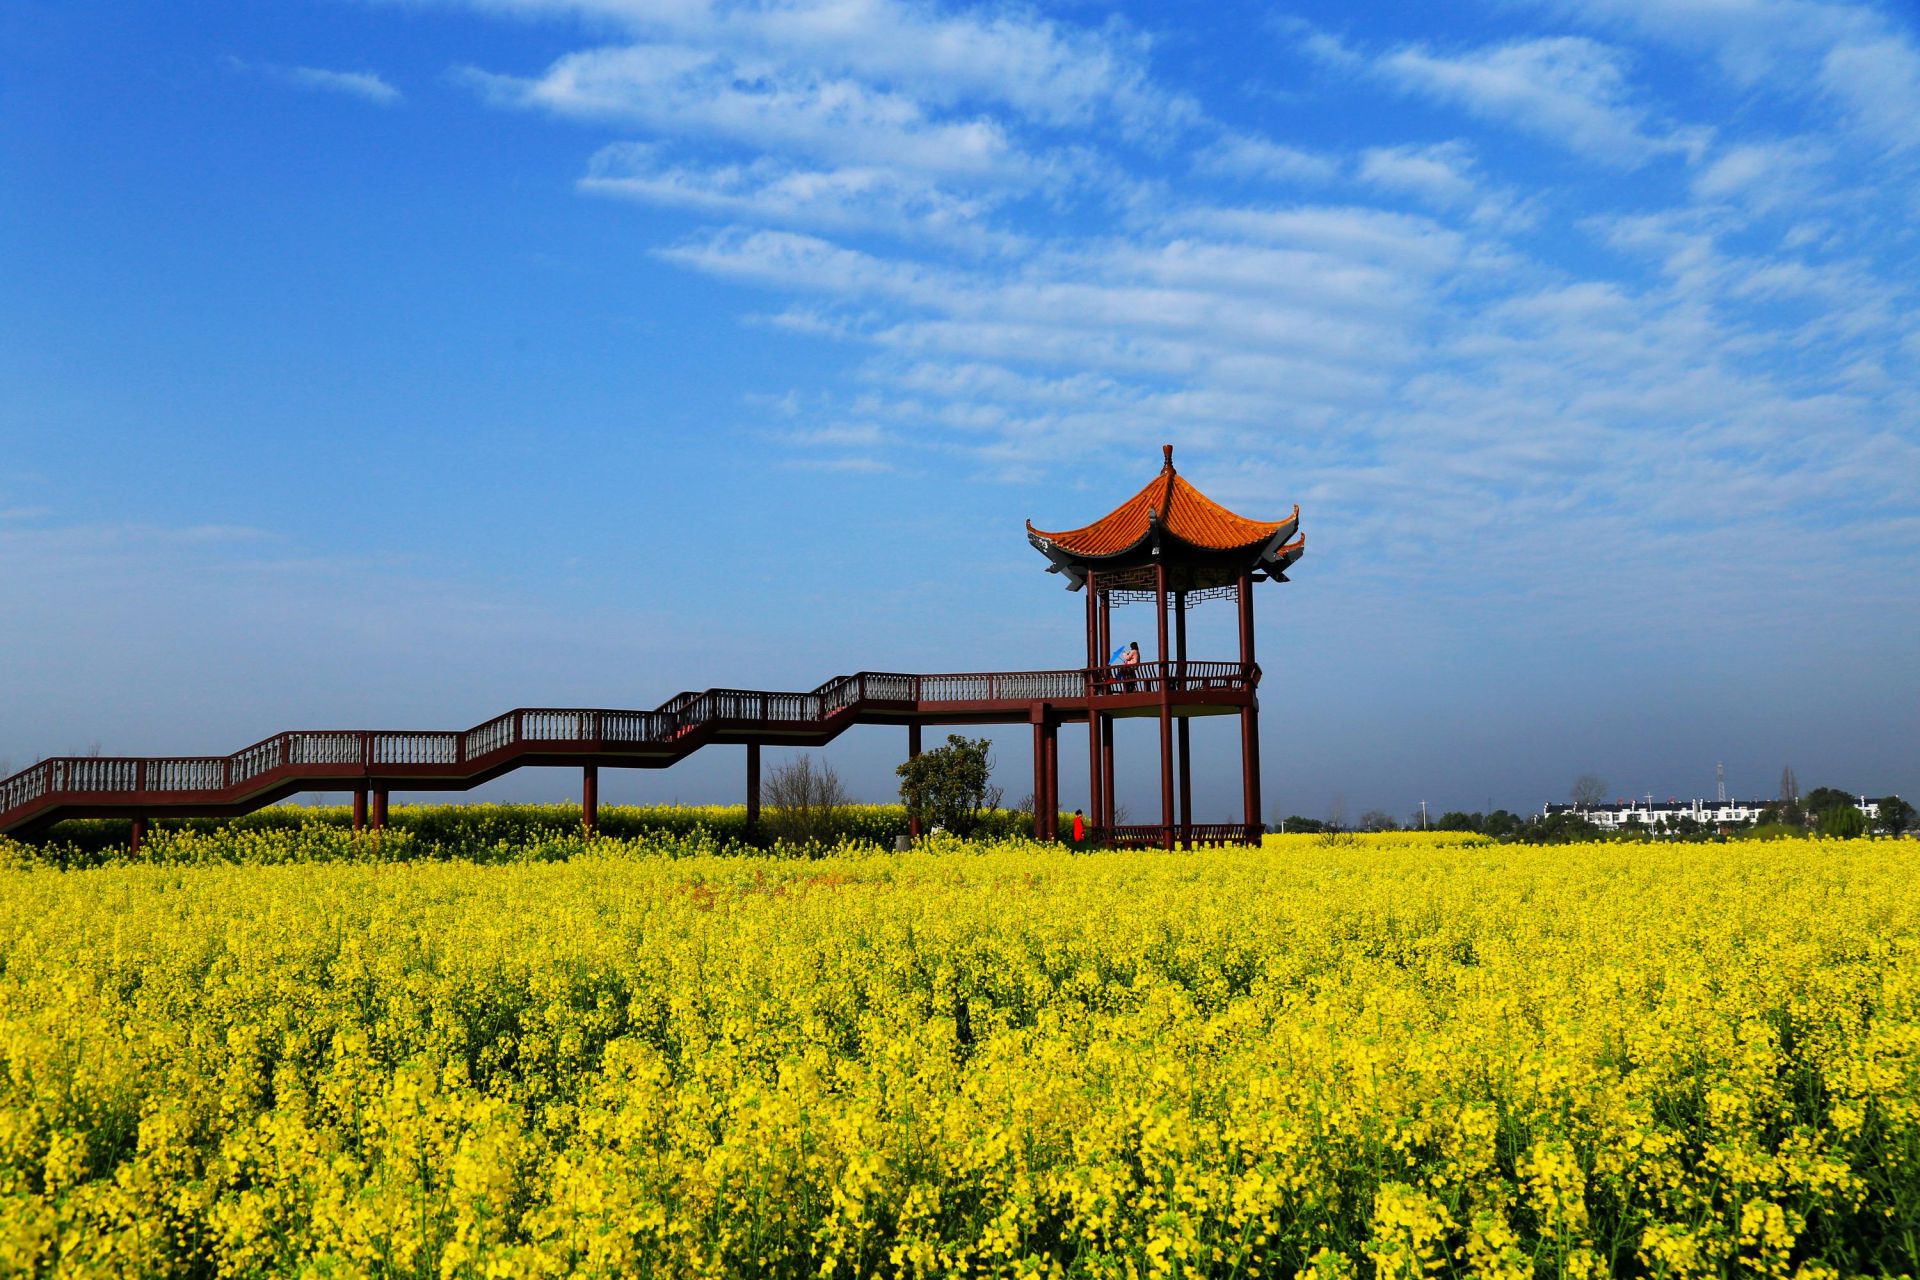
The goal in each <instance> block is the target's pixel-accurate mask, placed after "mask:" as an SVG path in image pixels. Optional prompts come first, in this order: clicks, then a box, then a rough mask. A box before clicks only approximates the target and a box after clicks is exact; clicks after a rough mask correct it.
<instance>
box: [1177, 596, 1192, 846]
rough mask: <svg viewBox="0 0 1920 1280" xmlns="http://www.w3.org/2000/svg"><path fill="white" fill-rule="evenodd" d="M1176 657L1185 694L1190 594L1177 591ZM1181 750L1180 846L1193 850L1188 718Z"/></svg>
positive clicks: (1181, 724) (1181, 730)
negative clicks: (1188, 600) (1188, 601)
mask: <svg viewBox="0 0 1920 1280" xmlns="http://www.w3.org/2000/svg"><path fill="white" fill-rule="evenodd" d="M1173 654H1174V660H1175V662H1177V663H1178V664H1179V669H1180V687H1181V688H1182V689H1183V690H1184V689H1185V688H1186V681H1187V593H1186V592H1184V591H1176V592H1174V595H1173ZM1178 723H1179V743H1178V746H1179V749H1180V830H1181V843H1182V844H1184V845H1186V847H1187V848H1189V849H1191V848H1193V762H1192V757H1191V755H1190V754H1189V748H1190V746H1191V740H1190V739H1189V737H1188V728H1189V725H1190V723H1191V722H1190V721H1189V719H1188V718H1187V717H1186V716H1181V717H1180V718H1179V722H1178Z"/></svg>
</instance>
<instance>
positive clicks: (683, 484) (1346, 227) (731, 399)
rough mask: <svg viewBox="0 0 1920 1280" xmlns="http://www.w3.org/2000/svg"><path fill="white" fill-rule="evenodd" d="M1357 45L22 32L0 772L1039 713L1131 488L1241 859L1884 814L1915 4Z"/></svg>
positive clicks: (876, 738) (1173, 22) (87, 24)
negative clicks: (551, 711) (1016, 679)
mask: <svg viewBox="0 0 1920 1280" xmlns="http://www.w3.org/2000/svg"><path fill="white" fill-rule="evenodd" d="M1408 8H1411V7H1407V6H1378V7H1376V8H1375V10H1374V11H1372V12H1356V11H1355V10H1354V9H1353V8H1352V7H1350V6H1344V5H1332V4H1325V5H1271V6H1262V5H1252V4H1234V3H1223V4H1219V5H1214V6H1166V7H1153V6H1144V5H1125V4H1113V5H1103V4H1094V3H1079V4H1063V5H1058V6H1051V7H1028V6H961V5H932V4H918V3H907V2H905V0H846V2H844V3H833V2H820V3H813V2H810V0H769V2H767V3H720V2H714V3H702V2H701V0H471V2H469V3H462V2H460V0H445V2H443V3H427V2H424V0H423V2H419V3H391V4H382V3H339V4H326V3H287V4H276V5H259V4H241V3H220V2H218V0H215V2H210V3H202V4H196V5H193V6H189V7H186V8H184V9H183V8H181V7H179V6H164V5H152V4H111V3H109V4H99V5H89V6H75V5H68V4H55V3H42V2H39V0H22V2H20V3H15V4H12V5H9V6H7V7H6V9H5V10H4V11H0V166H4V167H3V168H0V175H3V178H0V244H4V246H5V251H4V253H0V601H4V605H3V606H0V609H3V610H4V617H5V619H6V621H5V624H4V625H3V626H0V669H4V670H5V671H6V672H7V673H8V674H7V678H6V682H5V695H4V702H0V760H5V761H9V762H11V764H12V765H13V766H14V767H20V766H24V765H25V764H26V763H28V762H30V761H31V760H32V759H34V758H36V757H37V756H39V755H43V754H53V753H58V752H69V751H76V750H84V749H86V748H87V747H88V746H89V745H91V744H95V743H97V744H99V745H100V746H101V747H102V749H103V750H105V751H106V752H108V753H110V754H111V753H119V752H129V753H131V752H187V751H219V752H224V751H228V750H232V749H234V748H236V747H238V746H241V745H244V744H245V743H247V742H250V741H252V740H254V739H256V738H259V737H263V736H266V735H267V734H269V733H272V732H274V731H277V730H279V729H282V728H294V727H314V728H320V727H336V726H372V727H454V726H461V725H466V724H470V723H473V722H476V721H478V720H481V719H483V718H485V717H486V716H488V715H491V714H493V713H494V712H496V711H498V710H502V709H505V708H507V707H509V706H514V705H543V704H544V705H570V704H585V705H603V706H652V705H655V704H656V703H658V702H659V701H661V700H663V699H665V698H666V697H668V696H670V695H672V694H673V693H675V692H677V691H678V690H680V689H682V688H700V687H706V686H709V685H720V684H727V685H746V686H761V687H775V688H779V687H797V688H806V687H811V686H813V685H814V684H817V683H819V682H820V681H821V680H824V679H825V678H827V677H828V676H830V675H832V674H835V673H839V672H842V671H847V670H855V669H860V668H868V669H888V670H923V671H936V670H971V669H982V668H1019V667H1028V666H1052V665H1071V664H1073V663H1074V662H1076V661H1077V648H1076V646H1077V645H1078V643H1079V639H1078V628H1079V624H1080V616H1081V615H1080V608H1079V599H1078V597H1077V596H1069V595H1066V594H1065V593H1063V592H1061V591H1060V589H1059V585H1060V580H1059V579H1058V578H1055V577H1050V576H1048V575H1046V574H1045V573H1043V572H1042V562H1041V560H1040V557H1039V556H1037V555H1036V554H1035V553H1034V552H1033V551H1032V550H1031V549H1030V548H1028V547H1027V546H1026V544H1025V541H1024V539H1023V537H1022V532H1021V520H1022V519H1023V518H1026V517H1031V518H1033V519H1034V520H1035V521H1036V523H1038V524H1040V525H1041V526H1042V527H1064V526H1067V525H1071V524H1078V523H1081V522H1083V521H1084V520H1087V519H1090V518H1092V517H1093V516H1096V515H1098V514H1100V513H1101V512H1103V511H1105V510H1106V509H1107V508H1108V507H1110V506H1111V505H1113V504H1114V503H1117V502H1118V501H1119V500H1120V499H1122V498H1123V497H1125V496H1126V495H1128V494H1130V493H1131V492H1132V491H1133V490H1134V489H1135V488H1137V487H1138V486H1139V485H1140V484H1142V483H1144V482H1145V480H1146V479H1147V478H1148V477H1149V476H1150V475H1151V474H1152V473H1153V472H1154V471H1155V470H1156V469H1157V466H1158V461H1159V445H1160V444H1161V443H1162V442H1163V441H1171V442H1173V443H1174V444H1175V445H1176V447H1177V450H1178V455H1177V459H1178V462H1179V463H1180V465H1181V467H1182V470H1183V472H1184V473H1185V474H1186V475H1187V476H1188V477H1189V478H1190V479H1192V480H1194V481H1195V482H1196V483H1197V484H1199V485H1200V486H1201V487H1202V488H1203V489H1204V490H1206V491H1208V492H1209V493H1211V494H1213V495H1214V496H1215V497H1216V498H1218V499H1220V500H1222V501H1224V502H1226V503H1228V505H1230V506H1233V507H1235V508H1236V509H1238V510H1240V511H1242V512H1243V513H1245V514H1248V515H1251V516H1256V517H1259V516H1271V517H1275V518H1277V517H1278V516H1280V515H1283V514H1284V513H1285V512H1286V511H1287V510H1289V509H1290V508H1291V506H1292V505H1293V504H1294V503H1295V502H1298V503H1299V504H1300V505H1301V507H1302V528H1303V530H1304V531H1305V533H1306V535H1307V539H1308V551H1307V555H1306V558H1305V559H1304V560H1303V561H1302V562H1301V564H1300V565H1299V566H1298V568H1297V569H1296V571H1295V572H1294V574H1293V577H1294V582H1292V583H1291V584H1288V585H1286V586H1279V587H1274V588H1269V589H1267V590H1266V591H1265V592H1264V594H1263V595H1262V597H1261V600H1260V605H1259V609H1260V627H1261V646H1262V651H1261V657H1262V660H1263V665H1264V666H1265V668H1266V670H1267V672H1268V677H1267V684H1266V687H1265V692H1264V695H1263V712H1264V714H1263V729H1264V742H1265V753H1266V754H1265V759H1266V771H1267V777H1266V793H1267V798H1268V803H1269V808H1270V809H1272V810H1274V811H1275V812H1276V813H1284V812H1300V813H1306V814H1309V815H1317V814H1322V813H1324V812H1326V811H1327V810H1328V809H1329V808H1330V807H1331V806H1333V805H1335V804H1339V805H1341V806H1343V807H1344V808H1345V809H1346V810H1347V811H1348V812H1349V813H1350V814H1352V813H1357V812H1359V811H1361V810H1363V809H1367V808H1372V807H1380V808H1384V809H1387V810H1389V811H1390V812H1392V813H1395V814H1397V815H1404V814H1406V813H1408V812H1409V811H1411V810H1412V809H1413V808H1415V807H1416V806H1417V805H1418V803H1419V801H1421V800H1423V799H1424V800H1426V801H1428V802H1429V805H1430V806H1432V807H1436V808H1452V807H1468V808H1480V807H1484V806H1485V805H1486V804H1487V803H1488V802H1489V801H1491V802H1492V803H1494V804H1496V805H1505V806H1509V807H1527V808H1534V807H1537V806H1538V805H1539V804H1540V803H1541V802H1542V801H1544V800H1548V799H1554V800H1559V799H1563V798H1564V797H1565V794H1566V791H1567V788H1568V785H1569V784H1570V782H1571V780H1572V779H1573V777H1574V776H1575V775H1577V774H1580V773H1583V772H1595V773H1598V774H1600V775H1601V776H1602V777H1604V778H1606V779H1607V780H1608V781H1609V782H1610V783H1611V784H1612V790H1614V791H1615V792H1616V793H1618V794H1621V795H1626V794H1634V795H1639V794H1644V793H1648V792H1652V793H1654V794H1655V795H1656V796H1659V797H1664V796H1666V795H1669V794H1681V795H1686V794H1690V793H1703V794H1711V787H1712V779H1713V767H1714V764H1715V762H1716V761H1725V762H1726V765H1727V773H1728V778H1729V781H1730V784H1731V786H1732V789H1733V790H1734V791H1736V792H1739V793H1741V794H1760V795H1764V794H1770V793H1771V792H1772V791H1773V789H1774V787H1775V785H1776V783H1777V779H1778V777H1779V773H1780V769H1781V766H1782V764H1783V763H1789V762H1790V763H1792V765H1793V766H1794V768H1795V770H1796V772H1797V773H1798V775H1799V777H1800V779H1801V781H1802V782H1803V784H1805V785H1808V786H1814V785H1822V784H1826V783H1832V784H1836V785H1841V786H1850V787H1854V788H1859V789H1864V790H1867V791H1870V792H1875V793H1878V792H1883V791H1903V792H1905V793H1906V794H1909V795H1912V794H1915V793H1916V792H1920V747H1916V745H1915V744H1916V742H1917V741H1920V734H1917V733H1916V730H1917V729H1920V661H1917V660H1916V656H1915V655H1916V652H1917V649H1916V645H1915V643H1914V641H1913V638H1912V637H1913V636H1914V634H1915V633H1916V631H1920V603H1917V601H1920V596H1917V595H1916V590H1915V582H1914V568H1915V564H1916V551H1920V501H1917V500H1916V486H1917V484H1920V390H1917V387H1920V384H1917V383H1916V378H1915V374H1916V370H1917V369H1920V319H1916V311H1915V305H1914V304H1915V292H1916V288H1915V282H1916V280H1920V271H1916V254H1915V247H1916V232H1915V230H1914V228H1915V226H1916V225H1920V216H1917V215H1920V130H1916V128H1915V127H1914V124H1913V122H1914V121H1915V120H1916V119H1920V28H1916V25H1915V21H1914V18H1913V14H1912V11H1911V10H1909V9H1907V8H1905V7H1895V6H1892V5H1885V6H1882V5H1873V4H1838V3H1813V2H1810V0H1664V2H1661V3H1654V2H1652V0H1645V2H1640V0H1539V2H1537V3H1525V2H1523V0H1497V2H1489V3H1484V4H1471V3H1468V4H1462V5H1458V6H1444V7H1435V8H1434V9H1433V10H1432V11H1430V12H1421V13H1417V14H1413V15H1412V16H1410V15H1409V14H1408V13H1407V12H1404V11H1403V10H1405V9H1408ZM1135 615H1139V616H1137V617H1136V616H1135ZM1120 618H1121V620H1120V622H1119V623H1118V624H1117V625H1118V626H1119V628H1120V629H1121V630H1122V631H1123V632H1124V631H1125V630H1126V629H1127V628H1128V627H1133V628H1134V629H1136V630H1137V631H1139V632H1140V633H1141V635H1142V638H1143V639H1146V638H1150V627H1149V625H1148V623H1149V619H1148V618H1147V617H1146V616H1145V614H1144V611H1141V610H1137V609H1136V610H1134V611H1133V612H1132V613H1122V614H1121V615H1120ZM1193 625H1194V639H1195V653H1196V656H1207V655H1209V654H1218V656H1229V654H1230V647H1231V643H1232V640H1231V637H1232V622H1231V616H1230V613H1229V611H1228V610H1227V609H1225V608H1224V607H1222V606H1219V605H1213V606H1203V607H1202V608H1200V609H1199V610H1197V611H1196V612H1195V614H1194V623H1193ZM1126 728H1127V729H1128V730H1129V731H1131V730H1132V729H1133V728H1135V726H1127V727H1126ZM902 737H903V735H902V733H901V732H900V731H898V730H879V729H868V730H861V731H857V732H855V733H852V734H850V735H848V736H847V737H846V738H844V739H843V740H842V741H841V742H839V743H837V744H835V745H834V746H833V747H832V748H830V749H829V750H828V753H827V754H828V759H829V760H830V761H832V762H833V763H834V764H835V765H836V767H837V768H838V769H839V771H840V772H841V773H842V775H843V776H844V777H845V778H846V779H847V780H848V782H849V783H850V784H851V785H852V787H853V789H854V790H855V792H856V793H858V794H861V795H864V796H868V797H871V798H882V797H883V796H884V795H885V794H886V793H887V792H888V791H889V789H890V786H891V781H890V772H891V765H892V763H893V762H894V760H895V759H896V757H897V756H898V754H899V752H900V750H901V748H902V745H903V744H902V742H901V741H900V739H901V738H902ZM1150 741H1151V739H1150V734H1149V732H1148V731H1147V730H1146V729H1144V728H1141V729H1140V732H1139V733H1138V734H1137V735H1134V734H1133V733H1131V732H1128V733H1125V734H1123V737H1122V744H1121V756H1122V762H1121V771H1122V775H1123V780H1124V782H1125V785H1126V786H1127V787H1128V789H1129V791H1130V792H1131V794H1132V795H1133V796H1134V798H1135V803H1134V804H1133V805H1132V806H1131V807H1132V808H1134V809H1136V810H1137V811H1139V812H1144V811H1145V809H1146V808H1147V807H1148V805H1149V801H1150V798H1151V796H1152V794H1153V793H1152V789H1151V783H1150V777H1151V767H1152V766H1151V760H1150V751H1151V747H1150ZM1196 743H1197V747H1198V750H1199V759H1200V768H1199V771H1198V772H1199V774H1200V777H1201V781H1200V784H1199V786H1198V788H1197V795H1198V806H1197V807H1198V811H1199V815H1200V816H1202V817H1203V818H1212V817H1225V816H1227V814H1228V812H1229V811H1230V809H1231V808H1232V806H1233V805H1234V804H1235V803H1237V797H1238V786H1237V780H1236V777H1235V772H1236V769H1237V762H1236V758H1235V751H1236V750H1237V743H1236V741H1235V735H1234V733H1233V731H1232V730H1231V728H1230V727H1229V726H1228V725H1227V723H1226V722H1218V723H1209V722H1201V723H1200V724H1199V725H1198V726H1197V728H1196ZM1026 751H1027V747H1026V744H1025V742H1024V740H1023V735H1022V734H1021V733H1018V732H1009V733H1008V734H1007V735H1005V736H1004V737H1003V739H1002V747H1001V750H1000V757H1001V767H1002V781H1003V782H1004V783H1005V785H1006V787H1007V790H1008V791H1009V792H1010V793H1011V794H1012V795H1014V796H1018V795H1020V794H1023V793H1024V792H1025V791H1026V789H1027V781H1028V778H1029V776H1030V775H1029V774H1028V772H1027V762H1026ZM738 755H739V752H738V749H730V750H722V751H716V752H713V753H710V754H709V755H708V756H707V757H706V758H699V759H695V760H693V761H689V762H687V763H685V764H683V765H681V766H678V767H676V768H675V769H673V770H670V771H667V772H665V773H660V774H632V775H622V776H621V777H618V778H609V779H608V780H607V782H606V783H605V794H606V795H607V797H608V798H609V799H610V800H623V799H641V798H648V799H652V798H660V799H668V798H679V799H683V800H702V801H704V800H731V799H735V798H737V795H738V791H739V770H740V762H739V759H738ZM1063 758H1064V759H1066V760H1067V761H1069V762H1071V761H1076V760H1078V759H1081V758H1083V757H1082V756H1081V755H1080V754H1079V753H1078V752H1077V751H1076V750H1075V748H1074V747H1073V746H1072V745H1070V744H1069V745H1066V746H1065V747H1064V748H1063ZM1067 775H1068V776H1067V782H1066V788H1067V789H1066V793H1065V795H1066V799H1067V800H1068V801H1069V803H1072V802H1074V801H1075V798H1076V796H1077V795H1078V793H1079V789H1080V786H1081V780H1080V779H1079V778H1078V777H1077V776H1075V773H1074V771H1073V770H1072V769H1069V770H1068V771H1067ZM573 789H574V781H573V780H572V779H571V778H569V777H567V776H565V775H563V774H558V773H554V774H545V775H526V776H521V777H517V778H510V779H507V780H504V781H502V782H501V783H498V784H495V786H494V787H493V788H491V789H490V792H489V794H493V795H498V796H502V797H523V796H524V797H559V796H563V795H569V794H572V793H573Z"/></svg>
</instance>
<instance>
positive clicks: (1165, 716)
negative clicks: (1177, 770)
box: [1153, 560, 1173, 849]
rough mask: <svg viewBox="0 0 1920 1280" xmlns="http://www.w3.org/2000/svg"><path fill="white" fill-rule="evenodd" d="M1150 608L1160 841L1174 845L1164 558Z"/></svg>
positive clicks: (1155, 575) (1156, 564) (1155, 568)
mask: <svg viewBox="0 0 1920 1280" xmlns="http://www.w3.org/2000/svg"><path fill="white" fill-rule="evenodd" d="M1153 611H1154V613H1155V614H1157V615H1158V618H1157V626H1156V633H1157V635H1158V637H1159V641H1160V845H1161V847H1162V848H1164V849H1171V848H1173V682H1172V681H1171V680H1169V679H1168V678H1167V672H1168V671H1169V669H1170V664H1169V663H1168V660H1167V659H1168V656H1169V655H1168V653H1167V562H1166V561H1165V560H1156V561H1155V562H1154V565H1153Z"/></svg>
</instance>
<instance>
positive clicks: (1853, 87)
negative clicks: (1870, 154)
mask: <svg viewBox="0 0 1920 1280" xmlns="http://www.w3.org/2000/svg"><path fill="white" fill-rule="evenodd" d="M1820 84H1821V87H1822V88H1824V89H1825V90H1826V92H1827V93H1828V94H1829V95H1831V96H1832V97H1833V98H1834V99H1835V100H1837V101H1839V102H1841V103H1844V104H1845V105H1846V107H1847V108H1848V109H1849V110H1850V111H1851V112H1852V113H1853V115H1854V117H1855V118H1856V119H1857V120H1858V121H1859V122H1860V124H1861V125H1862V126H1863V127H1864V128H1866V129H1867V130H1869V131H1870V132H1872V133H1873V134H1874V135H1876V136H1877V137H1879V138H1880V139H1882V140H1883V141H1884V142H1885V143H1886V144H1887V145H1888V146H1889V147H1892V148H1894V149H1897V150H1902V151H1906V150H1911V149H1912V148H1913V147H1914V146H1916V145H1920V136H1916V129H1917V128H1920V49H1916V48H1915V47H1914V43H1913V42H1912V41H1911V40H1908V39H1906V38H1904V37H1895V36H1888V37H1885V38H1883V39H1879V40H1874V41H1871V42H1868V43H1859V44H1842V45H1838V46H1836V47H1834V48H1833V49H1832V50H1830V51H1829V52H1828V53H1827V56H1826V57H1825V58H1824V59H1823V60H1822V61H1821V64H1820Z"/></svg>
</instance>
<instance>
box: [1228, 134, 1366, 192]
mask: <svg viewBox="0 0 1920 1280" xmlns="http://www.w3.org/2000/svg"><path fill="white" fill-rule="evenodd" d="M1193 168H1194V171H1195V172H1197V173H1205V174H1213V175H1217V176H1225V177H1233V178H1255V179H1259V180H1261V181H1266V182H1276V183H1284V184H1296V183H1325V182H1330V181H1332V180H1333V178H1334V177H1335V176H1336V175H1337V174H1338V173H1339V171H1340V166H1339V165H1338V164H1337V163H1336V162H1335V161H1334V160H1333V159H1332V158H1330V157H1328V156H1324V155H1318V154H1315V153H1313V152H1311V151H1302V150H1300V149H1298V148H1296V147H1289V146H1284V145H1282V144H1281V143H1278V142H1272V141H1269V140H1268V139H1266V138H1259V137H1255V136H1253V135H1251V134H1244V133H1235V134H1228V135H1227V136H1226V137H1224V138H1221V139H1220V140H1219V141H1217V142H1214V143H1212V144H1211V145H1209V146H1207V147H1204V148H1202V149H1201V150H1200V151H1198V152H1196V153H1195V154H1194V157H1193Z"/></svg>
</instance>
